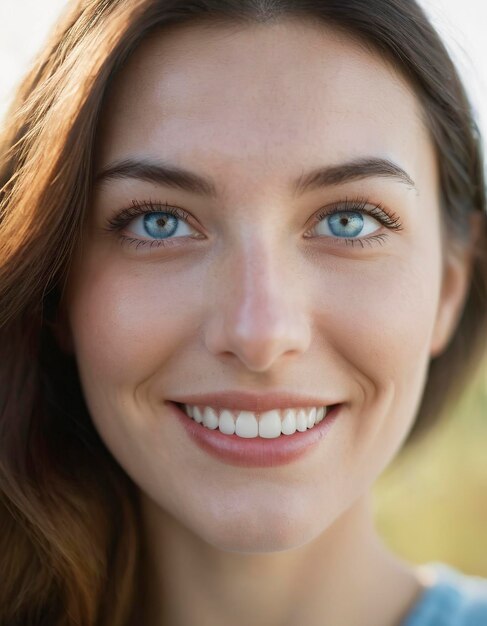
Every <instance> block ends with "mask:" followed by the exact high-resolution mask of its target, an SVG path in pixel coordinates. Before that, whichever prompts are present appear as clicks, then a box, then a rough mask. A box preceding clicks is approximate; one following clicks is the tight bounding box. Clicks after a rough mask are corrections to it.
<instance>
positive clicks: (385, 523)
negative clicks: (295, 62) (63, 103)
mask: <svg viewBox="0 0 487 626" xmlns="http://www.w3.org/2000/svg"><path fill="white" fill-rule="evenodd" d="M66 4H67V2H66V0H42V2H39V0H1V3H0V25H1V26H0V76H1V81H0V119H3V117H4V115H5V111H6V109H7V106H8V104H9V102H10V99H11V97H12V93H13V90H14V88H15V85H16V84H17V83H18V81H19V79H20V77H21V76H22V74H23V72H24V71H25V70H26V69H27V68H28V66H29V63H30V62H31V61H32V59H33V57H34V56H35V52H36V50H38V48H39V47H40V46H41V45H42V42H43V40H44V39H45V37H46V35H47V33H48V31H49V28H50V27H51V26H52V24H53V22H54V21H55V20H56V18H57V16H58V15H59V13H60V12H61V11H62V9H63V7H65V6H66ZM421 4H422V5H423V6H424V7H425V9H426V10H427V12H428V13H429V15H430V16H431V18H432V20H433V22H434V24H435V26H436V27H437V28H438V30H439V31H440V33H441V34H442V35H443V38H444V40H445V42H446V44H447V46H448V48H449V49H450V52H451V53H452V55H453V57H454V59H455V62H456V64H457V66H458V67H459V69H460V72H461V75H462V77H463V79H464V81H465V83H466V85H467V88H468V90H469V93H470V97H471V100H472V102H473V104H474V108H475V110H476V113H477V118H478V121H479V125H480V127H481V129H482V131H483V134H484V137H487V37H486V36H485V25H486V24H487V3H486V2H485V0H463V1H462V2H459V0H422V1H421ZM374 504H375V515H376V521H377V526H378V528H379V530H380V532H381V534H382V536H383V537H384V540H385V542H386V543H387V544H388V545H389V546H390V547H391V548H392V549H393V550H394V551H395V552H397V553H398V554H399V555H401V556H402V557H403V558H405V559H406V560H408V561H410V562H412V563H417V564H419V563H426V562H430V561H442V562H446V563H449V564H451V565H453V566H454V567H457V568H459V569H460V570H462V571H464V572H466V573H469V574H474V575H479V576H484V577H487V367H486V366H484V368H483V370H482V371H481V373H480V375H479V376H478V377H477V378H476V379H475V380H472V381H471V385H470V387H469V389H468V390H467V392H466V394H465V397H464V399H463V401H462V402H461V404H460V405H459V406H457V407H456V408H455V410H452V411H450V414H449V415H447V416H446V418H445V419H444V420H443V421H442V422H441V424H440V425H439V426H438V427H437V428H436V429H435V430H434V431H433V432H431V433H430V434H429V435H428V436H427V437H426V438H425V439H424V440H423V441H421V443H420V444H419V445H417V446H415V447H414V448H411V449H406V450H404V451H403V453H401V455H399V457H397V459H396V460H395V461H394V462H393V464H392V465H391V466H390V467H389V468H388V469H387V470H386V471H385V472H384V473H383V475H382V476H381V477H380V479H379V480H378V482H377V483H376V485H375V488H374Z"/></svg>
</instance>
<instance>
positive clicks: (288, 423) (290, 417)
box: [281, 409, 296, 435]
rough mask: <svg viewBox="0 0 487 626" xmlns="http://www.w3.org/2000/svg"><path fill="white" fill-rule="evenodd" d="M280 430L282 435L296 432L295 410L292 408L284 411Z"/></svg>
mask: <svg viewBox="0 0 487 626" xmlns="http://www.w3.org/2000/svg"><path fill="white" fill-rule="evenodd" d="M281 430H282V432H283V434H284V435H293V434H294V433H295V432H296V412H295V411H293V410H292V409H287V410H286V411H284V419H283V420H282V424H281Z"/></svg>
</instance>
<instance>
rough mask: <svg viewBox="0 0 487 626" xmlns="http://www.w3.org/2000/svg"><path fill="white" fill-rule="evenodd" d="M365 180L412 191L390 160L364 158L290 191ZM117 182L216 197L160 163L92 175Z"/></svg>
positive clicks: (130, 162)
mask: <svg viewBox="0 0 487 626" xmlns="http://www.w3.org/2000/svg"><path fill="white" fill-rule="evenodd" d="M365 178H389V179H393V180H396V181H398V182H400V183H403V184H405V185H407V186H408V187H410V188H412V189H414V188H415V183H414V181H413V180H412V178H411V177H410V176H409V174H407V172H406V171H405V170H404V169H402V168H401V167H400V166H399V165H397V164H396V163H394V162H393V161H390V160H389V159H382V158H375V157H366V158H361V159H356V160H354V161H349V162H346V163H340V164H338V165H328V166H325V167H318V168H315V169H313V170H311V171H310V172H308V173H303V174H301V176H299V177H298V178H297V179H296V180H295V181H294V184H293V185H292V189H293V191H294V193H295V194H298V195H300V194H303V193H305V192H306V191H312V190H315V189H319V188H321V187H328V186H333V185H341V184H344V183H347V182H350V181H353V180H362V179H365ZM119 179H136V180H143V181H145V182H150V183H155V184H157V185H162V186H165V187H172V188H176V189H181V190H183V191H189V192H192V193H196V194H200V195H203V196H208V197H210V198H215V197H216V196H217V195H218V192H217V187H216V185H215V183H214V182H213V180H211V179H210V178H205V177H203V176H201V175H199V174H196V173H195V172H191V171H189V170H187V169H184V168H181V167H177V166H175V165H172V164H169V163H164V162H162V161H151V160H147V159H142V160H136V159H125V160H121V161H115V162H113V163H111V164H109V165H107V166H106V167H104V168H103V169H102V170H101V172H100V173H99V174H98V175H97V176H96V179H95V183H96V184H97V185H100V184H102V183H103V182H106V181H109V180H119Z"/></svg>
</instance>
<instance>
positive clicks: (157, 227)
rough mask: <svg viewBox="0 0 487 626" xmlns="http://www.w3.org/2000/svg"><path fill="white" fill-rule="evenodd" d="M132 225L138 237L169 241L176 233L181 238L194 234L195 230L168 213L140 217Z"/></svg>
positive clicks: (160, 212) (151, 213)
mask: <svg viewBox="0 0 487 626" xmlns="http://www.w3.org/2000/svg"><path fill="white" fill-rule="evenodd" d="M132 224H133V225H132V226H131V230H132V232H133V233H134V235H136V236H137V237H152V238H154V239H167V238H169V237H173V236H174V235H176V233H177V234H178V235H179V236H181V237H184V236H187V235H191V234H192V233H193V230H192V229H191V228H190V227H189V226H188V224H186V223H185V222H184V221H183V220H182V219H181V218H180V217H178V216H177V215H172V214H171V213H169V212H166V211H157V212H150V213H146V214H145V215H140V216H139V217H137V218H136V219H134V220H133V222H132ZM181 230H182V232H181Z"/></svg>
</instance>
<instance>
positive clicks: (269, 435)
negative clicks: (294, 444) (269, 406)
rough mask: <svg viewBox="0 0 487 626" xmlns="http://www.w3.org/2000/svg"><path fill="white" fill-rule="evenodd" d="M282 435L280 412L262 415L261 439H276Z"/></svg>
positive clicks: (269, 412)
mask: <svg viewBox="0 0 487 626" xmlns="http://www.w3.org/2000/svg"><path fill="white" fill-rule="evenodd" d="M280 434H281V417H280V416H279V413H278V411H267V413H262V415H261V416H260V420H259V437H264V439H275V438H276V437H279V436H280Z"/></svg>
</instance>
